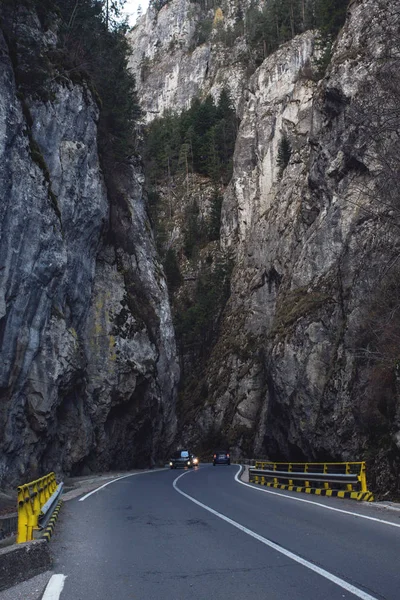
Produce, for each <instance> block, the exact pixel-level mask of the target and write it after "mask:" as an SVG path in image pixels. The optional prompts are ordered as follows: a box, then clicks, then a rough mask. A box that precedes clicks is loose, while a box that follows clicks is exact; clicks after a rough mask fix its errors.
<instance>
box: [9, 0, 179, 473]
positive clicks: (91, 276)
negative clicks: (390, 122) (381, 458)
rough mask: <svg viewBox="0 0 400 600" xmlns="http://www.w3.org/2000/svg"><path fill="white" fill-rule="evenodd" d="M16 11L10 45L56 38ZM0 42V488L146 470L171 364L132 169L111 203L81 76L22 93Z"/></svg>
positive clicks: (156, 450) (164, 302)
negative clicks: (46, 477) (46, 475)
mask: <svg viewBox="0 0 400 600" xmlns="http://www.w3.org/2000/svg"><path fill="white" fill-rule="evenodd" d="M18 10H19V13H18V21H17V22H18V24H17V25H15V21H14V29H13V30H12V34H13V35H14V36H15V37H16V39H17V40H18V44H19V43H21V42H24V41H25V42H26V41H27V42H28V43H27V46H29V43H31V42H32V39H34V41H35V42H36V43H40V44H43V46H44V48H45V47H46V46H47V47H48V45H55V44H56V41H57V37H56V27H55V25H54V20H53V21H52V25H50V27H49V26H47V27H43V26H42V25H41V23H40V22H39V20H38V18H37V17H36V15H35V14H34V13H32V12H30V11H28V10H27V9H25V8H21V7H20V8H19V9H18ZM8 17H9V15H8V14H7V12H6V10H5V9H4V11H3V14H2V29H3V32H4V34H5V35H6V36H10V32H11V29H8V24H9V23H8ZM15 27H16V28H17V31H16V30H15ZM51 27H52V28H53V29H51ZM11 42H12V40H11ZM11 42H10V41H8V44H10V43H11ZM0 43H1V46H0V56H1V63H2V69H1V83H0V90H1V93H0V115H1V116H0V152H1V161H0V189H1V192H0V197H1V199H2V200H1V224H0V232H1V233H0V236H1V237H0V311H1V312H0V335H1V361H0V430H1V431H2V435H1V438H0V483H1V482H2V483H6V482H10V481H13V482H15V481H21V480H26V479H27V478H28V479H29V478H32V477H35V476H36V475H37V474H39V473H41V474H42V473H43V472H44V471H48V470H56V471H59V472H64V473H78V472H80V471H81V470H82V469H93V470H98V469H109V468H113V467H116V466H118V468H129V467H132V466H133V465H140V464H142V465H143V464H146V465H148V464H150V463H151V462H153V461H154V460H157V459H158V458H159V457H162V458H164V453H165V452H167V448H168V445H169V444H170V443H171V441H172V439H173V437H174V434H175V427H176V423H175V394H176V385H177V381H178V377H179V368H178V364H177V360H176V351H175V340H174V332H173V327H172V322H171V315H170V309H169V302H168V294H167V289H166V284H165V279H164V274H163V270H162V267H161V265H160V263H159V261H158V259H157V256H156V252H155V247H154V242H153V237H152V233H151V228H150V225H149V221H148V218H147V215H146V209H145V204H144V200H143V193H142V174H141V169H140V165H136V166H135V165H132V166H131V167H130V168H129V169H128V170H127V172H126V173H125V174H124V177H121V178H120V181H119V182H118V190H117V193H114V195H113V197H112V199H110V196H109V195H108V192H107V189H106V186H105V183H104V179H103V174H102V170H101V166H100V162H99V156H98V148H97V123H98V117H99V109H98V106H97V104H96V102H95V100H94V98H93V96H92V93H91V92H90V90H89V88H88V86H87V84H85V83H84V82H82V83H81V84H73V83H72V82H71V81H68V80H65V78H63V81H62V83H56V82H55V81H52V82H51V84H50V87H49V89H48V90H47V91H49V92H50V94H49V95H48V96H47V97H46V98H40V97H39V96H38V95H37V94H36V95H35V96H32V97H29V96H26V97H22V96H21V94H20V93H19V92H18V84H17V82H16V80H15V69H16V63H15V59H13V60H14V63H13V61H12V59H11V55H10V48H9V45H8V44H7V43H6V41H5V39H4V37H3V35H1V40H0ZM18 44H17V45H16V46H15V45H14V46H13V54H12V56H14V55H15V53H17V54H18V52H20V53H21V52H22V50H21V48H20V47H19V46H18ZM17 58H18V59H19V63H18V64H19V68H20V65H21V62H22V59H23V56H17Z"/></svg>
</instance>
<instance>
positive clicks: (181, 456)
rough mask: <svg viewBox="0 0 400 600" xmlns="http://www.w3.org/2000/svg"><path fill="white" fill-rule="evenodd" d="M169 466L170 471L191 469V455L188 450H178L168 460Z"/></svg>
mask: <svg viewBox="0 0 400 600" xmlns="http://www.w3.org/2000/svg"><path fill="white" fill-rule="evenodd" d="M169 466H170V467H171V469H180V468H182V469H184V468H185V467H189V468H190V469H191V468H192V467H193V459H192V454H191V453H190V452H189V450H178V451H177V452H174V453H173V455H172V456H171V458H170V460H169Z"/></svg>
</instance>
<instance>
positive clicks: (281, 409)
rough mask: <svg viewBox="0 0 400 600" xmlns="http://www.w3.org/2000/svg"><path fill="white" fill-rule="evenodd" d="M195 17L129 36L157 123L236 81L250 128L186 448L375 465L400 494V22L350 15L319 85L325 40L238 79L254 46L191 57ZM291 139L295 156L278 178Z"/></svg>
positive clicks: (363, 0) (240, 150) (389, 14)
mask: <svg viewBox="0 0 400 600" xmlns="http://www.w3.org/2000/svg"><path fill="white" fill-rule="evenodd" d="M195 7H197V5H195ZM191 10H192V11H194V14H195V15H196V13H195V9H194V8H193V5H192V4H191V3H190V2H185V1H184V0H179V1H176V2H175V1H172V2H170V3H168V5H167V6H164V7H163V8H162V10H161V11H160V12H159V13H158V14H157V13H155V12H154V11H153V12H152V11H149V12H148V14H147V15H146V16H144V17H142V19H141V21H140V22H139V24H138V25H137V27H136V29H135V30H134V31H133V33H132V34H131V40H132V43H133V44H134V47H133V53H134V54H133V59H132V63H131V64H132V68H134V69H136V72H137V73H138V74H140V69H139V65H140V64H141V68H142V77H141V81H140V85H139V92H140V100H141V102H142V105H143V107H144V108H145V109H146V110H148V117H147V118H148V120H151V119H152V118H153V117H154V115H160V114H162V113H163V111H165V110H167V109H170V110H174V109H178V110H179V109H183V108H185V107H187V106H188V104H189V103H190V100H191V98H193V96H194V95H196V94H200V95H202V96H205V95H206V94H207V93H209V92H211V93H213V94H214V93H215V91H216V90H217V89H218V88H217V86H218V82H221V81H225V82H227V83H228V86H230V91H231V94H232V96H233V98H234V100H235V106H236V107H237V112H238V116H239V119H240V128H239V132H238V136H237V140H236V149H235V154H234V169H233V177H232V180H231V182H230V184H229V186H228V188H227V190H226V192H225V195H224V201H223V208H222V227H221V240H220V243H221V248H222V249H230V251H231V252H232V253H233V256H234V270H233V276H232V283H231V295H230V298H229V301H228V304H227V306H226V308H225V311H224V314H223V318H222V322H221V326H220V334H219V338H218V341H217V343H216V344H215V346H214V348H213V351H212V354H211V357H210V359H209V360H208V362H207V364H206V367H205V369H204V373H203V379H202V380H201V381H199V384H198V386H197V388H196V390H195V391H194V392H193V389H191V390H190V394H191V400H190V399H189V398H187V402H192V406H193V410H192V411H191V413H190V419H187V418H185V416H182V420H181V428H182V430H181V436H180V439H181V440H184V441H185V442H191V443H194V444H199V445H201V444H202V442H204V440H205V439H208V440H211V438H212V437H213V436H214V437H213V439H224V440H226V441H227V443H229V444H230V445H231V447H232V449H235V450H236V451H237V452H238V453H240V454H243V453H246V454H247V455H250V456H254V455H257V456H260V455H263V456H268V457H270V458H276V459H292V460H295V459H298V460H304V459H308V460H322V459H324V460H326V459H330V460H332V459H337V460H359V459H367V460H368V461H369V465H370V473H371V477H372V479H373V486H374V487H375V489H377V490H379V489H380V490H382V491H383V490H387V489H389V488H390V489H392V490H397V492H398V473H399V464H400V444H399V439H400V433H399V431H400V402H399V396H398V391H397V378H398V375H397V366H396V365H397V362H396V361H397V358H396V357H397V351H396V350H394V351H393V353H392V355H390V356H387V355H385V356H384V353H382V352H381V351H379V352H378V351H376V352H375V350H376V348H377V346H376V343H377V342H376V338H377V337H379V335H381V332H382V330H383V329H384V327H383V323H382V321H384V320H385V319H386V317H385V316H382V315H386V316H387V320H388V322H389V319H391V321H390V322H391V323H392V322H393V318H392V317H393V314H394V313H393V311H396V310H397V309H396V308H395V307H396V306H397V304H396V294H397V292H395V294H394V298H391V299H390V300H387V298H388V293H389V292H388V286H389V288H390V286H391V285H392V284H391V283H390V281H389V283H388V277H389V280H390V277H391V276H390V270H391V265H393V264H395V263H396V261H397V258H398V249H399V238H398V233H397V225H396V216H397V205H396V198H394V199H393V197H396V194H395V193H394V194H393V189H395V188H396V185H395V183H396V179H393V178H392V180H390V182H389V180H387V182H388V184H387V185H386V187H385V186H384V184H383V182H382V179H385V167H384V166H383V165H386V167H387V165H388V163H389V162H390V161H391V160H392V159H393V161H394V162H391V163H390V164H392V165H395V166H393V167H392V170H391V173H393V172H394V171H396V169H397V168H398V163H397V162H396V159H395V158H393V157H395V156H396V154H397V150H396V149H397V146H398V137H397V136H398V131H397V133H395V131H394V129H395V128H396V127H397V126H395V127H394V128H392V126H391V125H390V124H389V122H390V123H393V119H397V121H396V123H397V125H398V114H397V112H396V109H395V106H396V99H395V101H393V94H396V92H395V89H396V85H397V83H394V82H398V78H396V77H397V75H396V71H397V68H396V67H394V65H395V64H397V65H398V63H395V61H396V60H397V61H398V58H399V35H398V31H397V29H396V27H398V24H399V21H398V19H399V15H398V14H397V13H396V10H395V9H394V8H393V7H391V5H390V3H389V2H386V1H383V0H382V1H379V2H376V1H373V0H353V1H352V2H351V3H350V5H349V9H348V13H347V18H346V22H345V25H344V27H343V29H342V30H341V32H340V33H339V36H338V39H337V41H336V43H335V45H334V47H333V52H332V56H331V59H330V63H329V65H328V68H327V70H326V72H325V75H324V76H323V77H322V78H321V77H316V71H317V68H316V64H317V58H318V57H317V56H316V50H315V47H316V46H315V38H314V34H313V33H312V32H307V33H304V34H302V35H300V36H298V37H295V38H294V39H293V40H292V41H291V42H289V43H287V44H286V45H284V46H282V47H281V48H279V50H278V51H276V52H275V53H274V54H273V55H271V56H269V57H268V58H267V59H266V60H265V61H264V62H263V63H262V64H261V66H259V67H258V68H257V69H256V70H255V72H254V73H253V75H251V76H250V77H248V76H247V74H246V70H245V69H243V70H242V69H241V68H237V64H238V63H237V58H238V55H237V52H239V50H238V49H240V48H242V49H243V46H241V45H240V44H241V43H240V42H239V43H238V44H237V48H235V50H234V51H233V52H231V53H230V55H229V56H227V55H226V54H225V59H224V58H223V54H224V52H223V50H222V47H221V46H220V45H219V44H218V43H217V41H215V38H214V43H213V41H212V40H213V38H211V41H208V42H207V43H204V44H200V45H198V47H196V49H195V50H190V49H189V48H190V36H191V35H192V33H191V32H193V27H192V25H191V24H188V23H187V14H188V12H189V11H191ZM179 15H181V17H182V18H181V19H179V18H178V17H179ZM184 15H186V17H185V18H184ZM193 18H194V19H195V18H196V17H193ZM183 22H184V23H185V29H184V30H183V29H182V28H181V25H180V23H183ZM161 32H162V33H161ZM175 38H176V39H177V40H178V38H179V40H180V42H179V44H180V46H179V49H177V48H176V46H175V45H173V44H172V43H171V40H173V39H175ZM138 49H139V50H138ZM157 52H159V54H157ZM214 52H215V54H214ZM242 55H243V53H242ZM393 61H394V62H393ZM240 64H243V63H240ZM388 65H389V66H390V65H392V70H390V68H389V70H388V71H387V73H385V68H388ZM144 67H145V68H144ZM390 81H392V87H391V86H390ZM389 88H391V89H389ZM397 101H398V96H397ZM380 115H384V123H383V122H382V119H381V118H380ZM284 137H285V138H286V139H287V140H288V142H289V144H290V148H291V154H290V160H289V161H288V164H287V166H286V165H285V167H286V168H284V169H281V168H280V167H279V165H278V161H277V158H278V154H279V148H280V144H281V143H282V139H283V138H284ZM389 156H391V157H392V159H390V160H389V158H388V157H389ZM387 168H388V167H387ZM389 179H390V178H389ZM389 183H391V187H390V185H389ZM389 188H390V189H391V190H392V192H390V190H389ZM384 190H386V191H385V194H386V195H382V194H383V191H384ZM388 190H389V191H388ZM175 225H176V224H175ZM176 226H177V225H176ZM392 277H393V279H396V278H397V272H394V271H393V270H392ZM392 287H393V286H392ZM396 289H397V288H396ZM384 299H385V300H384ZM385 302H386V304H387V306H389V305H390V306H391V309H390V310H391V311H392V312H390V310H389V309H388V308H386V309H384V306H383V305H384V304H385ZM379 304H380V306H379ZM377 306H378V309H377ZM385 310H386V312H385ZM377 311H378V313H379V311H381V312H380V313H379V314H381V316H382V319H381V322H380V324H379V319H378V320H375V321H373V320H371V314H372V313H374V314H375V315H376V313H377ZM390 315H391V316H390ZM374 318H375V317H374ZM390 327H391V326H390V325H389V329H390ZM396 327H397V324H396V323H394V324H393V327H392V329H391V331H395V330H396ZM378 330H379V332H378ZM368 331H369V334H370V338H368ZM392 337H393V336H392ZM391 343H393V347H398V343H399V338H395V339H394V340H393V339H391ZM378 345H379V344H378ZM378 354H379V359H377V355H378ZM373 355H374V356H373ZM372 359H373V360H372ZM389 363H390V364H389ZM204 384H205V385H204ZM215 436H216V437H215Z"/></svg>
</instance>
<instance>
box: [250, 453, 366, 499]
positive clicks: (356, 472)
mask: <svg viewBox="0 0 400 600" xmlns="http://www.w3.org/2000/svg"><path fill="white" fill-rule="evenodd" d="M249 478H250V483H259V484H261V485H267V486H269V487H274V488H277V489H281V490H289V491H294V492H305V493H307V494H316V495H318V496H337V497H339V498H353V499H354V500H364V501H366V502H373V500H374V497H373V495H372V493H371V492H370V491H368V488H367V477H366V469H365V462H344V463H328V462H325V463H284V462H271V461H261V460H260V461H255V466H254V467H253V468H250V469H249Z"/></svg>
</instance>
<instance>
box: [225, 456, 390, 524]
mask: <svg viewBox="0 0 400 600" xmlns="http://www.w3.org/2000/svg"><path fill="white" fill-rule="evenodd" d="M240 470H241V467H240V469H239V470H238V472H237V473H236V475H235V481H237V482H238V483H241V484H242V485H245V486H246V487H249V488H251V489H252V490H256V492H263V493H264V494H272V495H273V496H279V497H280V498H286V499H287V500H293V501H294V502H305V503H306V504H314V505H315V506H319V507H320V508H324V509H325V510H333V511H334V512H340V513H343V514H345V515H351V516H353V517H358V518H359V519H367V520H368V521H376V522H378V523H382V524H383V525H390V526H391V527H398V528H400V523H392V522H391V521H385V520H384V519H378V518H377V517H368V516H367V515H361V514H360V513H355V512H352V511H351V510H344V509H343V508H335V507H333V506H328V505H327V504H320V503H319V502H314V501H313V500H306V499H305V498H296V497H295V496H289V495H286V494H281V493H279V492H273V491H272V490H266V489H265V488H262V487H260V486H258V487H256V486H254V485H250V484H249V483H245V482H244V481H242V480H241V479H239V474H240Z"/></svg>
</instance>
